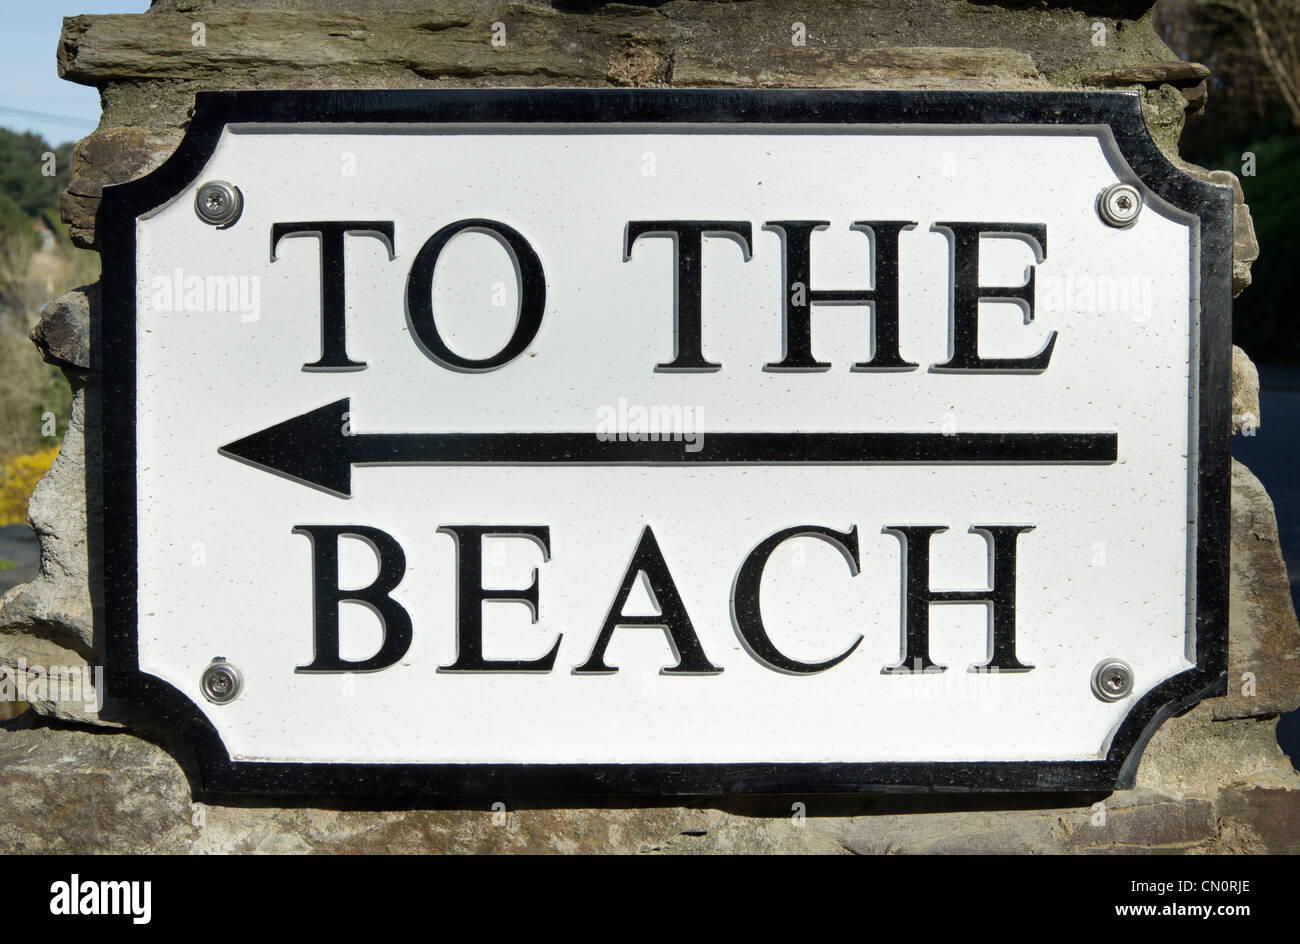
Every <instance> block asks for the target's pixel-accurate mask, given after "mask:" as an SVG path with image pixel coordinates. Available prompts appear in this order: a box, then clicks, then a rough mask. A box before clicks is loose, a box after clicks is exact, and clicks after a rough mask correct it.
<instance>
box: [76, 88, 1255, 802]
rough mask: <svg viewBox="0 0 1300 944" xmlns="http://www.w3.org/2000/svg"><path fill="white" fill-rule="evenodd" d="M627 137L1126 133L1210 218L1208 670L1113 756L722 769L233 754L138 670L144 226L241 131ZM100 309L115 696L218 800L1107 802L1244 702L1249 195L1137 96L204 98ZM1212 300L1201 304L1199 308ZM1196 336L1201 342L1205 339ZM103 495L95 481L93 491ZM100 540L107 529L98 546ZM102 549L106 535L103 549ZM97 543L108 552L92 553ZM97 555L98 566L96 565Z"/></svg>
mask: <svg viewBox="0 0 1300 944" xmlns="http://www.w3.org/2000/svg"><path fill="white" fill-rule="evenodd" d="M252 122H258V123H267V124H308V123H318V124H357V125H379V124H393V125H401V124H415V123H419V124H440V123H461V124H463V123H490V124H493V125H502V124H508V125H518V126H519V127H520V128H521V129H526V128H527V126H528V125H531V124H537V123H563V124H593V125H606V124H610V123H613V122H623V123H655V124H678V123H689V124H698V123H709V124H719V125H731V126H737V127H743V126H745V125H754V124H782V125H814V124H815V125H837V124H844V125H853V124H859V125H860V124H876V125H897V126H902V127H915V126H924V125H936V126H963V125H971V126H999V125H1001V126H1022V127H1026V126H1039V127H1055V128H1068V127H1088V128H1093V129H1095V128H1097V127H1098V126H1105V127H1106V128H1109V130H1110V132H1111V134H1112V135H1113V138H1114V141H1115V143H1116V145H1117V146H1118V150H1119V152H1120V154H1121V155H1122V156H1123V158H1124V159H1125V160H1126V161H1127V162H1128V165H1129V169H1130V170H1131V173H1132V175H1133V180H1131V181H1130V182H1136V181H1139V180H1140V182H1141V183H1142V184H1145V186H1146V187H1148V188H1150V190H1151V191H1152V192H1153V193H1155V194H1156V195H1158V196H1159V197H1160V198H1161V199H1163V200H1165V201H1166V202H1168V203H1169V204H1171V205H1172V206H1174V207H1176V208H1178V209H1181V210H1183V211H1186V212H1187V213H1190V214H1192V215H1194V216H1196V217H1198V218H1199V220H1200V245H1199V288H1200V306H1201V307H1200V311H1199V312H1197V311H1195V309H1194V310H1193V316H1194V317H1195V318H1196V320H1197V322H1198V323H1199V329H1200V335H1199V339H1197V343H1196V346H1195V351H1196V352H1198V357H1199V364H1198V371H1197V377H1196V387H1197V390H1198V399H1199V424H1198V429H1199V442H1198V449H1197V461H1198V464H1197V467H1196V470H1195V478H1194V479H1193V480H1192V481H1194V483H1195V487H1196V492H1197V494H1196V519H1197V539H1196V617H1195V619H1196V654H1197V664H1196V668H1195V669H1192V670H1188V671H1186V672H1183V673H1181V674H1179V675H1176V676H1174V677H1173V678H1171V679H1169V680H1168V681H1166V682H1165V683H1163V684H1162V685H1160V686H1158V687H1157V688H1156V689H1154V690H1152V691H1151V692H1149V693H1148V694H1147V695H1146V696H1145V697H1143V698H1142V699H1141V700H1140V701H1138V702H1137V704H1135V705H1134V706H1133V708H1132V710H1131V711H1130V712H1129V714H1128V715H1127V717H1126V718H1125V720H1124V722H1123V724H1122V725H1121V726H1120V728H1119V730H1118V731H1117V732H1116V734H1115V736H1114V737H1113V738H1112V742H1111V746H1110V749H1109V752H1108V754H1107V756H1106V758H1105V759H1104V760H1090V761H1068V762H1062V761H1045V762H1036V761H1011V762H1001V761H999V762H906V763H724V764H335V763H328V764H327V763H268V762H243V761H234V760H231V758H230V755H229V752H228V751H227V750H226V748H225V745H224V744H223V743H222V740H221V737H220V736H219V735H218V733H217V731H216V730H215V729H214V728H213V726H212V725H211V724H210V723H209V722H208V720H207V719H206V718H205V717H204V715H203V713H202V712H201V711H200V710H199V709H198V707H197V706H196V705H195V704H194V703H193V702H191V701H190V699H189V698H187V697H186V696H185V695H184V694H182V693H181V692H180V691H179V690H177V689H175V688H174V687H172V686H171V685H169V684H168V683H167V682H164V681H163V680H161V679H159V678H157V677H156V676H153V675H149V674H146V673H144V672H141V671H140V670H139V665H138V649H137V639H136V632H137V623H136V619H137V583H136V576H137V574H136V569H137V558H136V538H137V533H136V479H135V470H136V441H135V396H136V386H135V385H136V360H135V332H136V251H135V221H136V218H137V217H138V216H139V215H140V214H142V213H145V212H147V211H149V210H152V209H154V208H156V207H158V206H160V205H162V204H163V203H165V202H166V201H167V200H169V199H172V198H173V197H175V196H176V195H177V194H180V193H182V192H183V191H184V190H185V189H187V188H188V187H190V186H192V185H193V184H194V183H195V181H196V176H197V174H198V173H199V172H200V171H201V170H202V168H203V166H204V165H205V163H206V162H207V160H208V158H209V157H210V156H211V154H212V152H213V150H214V149H215V147H216V144H217V141H218V138H219V137H220V135H221V132H222V130H223V129H224V127H225V126H226V125H227V124H234V123H252ZM99 234H100V247H101V248H100V251H101V254H102V259H103V276H102V286H103V310H102V315H101V317H100V319H98V321H97V323H94V324H92V328H91V343H92V349H93V350H94V351H95V353H96V354H97V355H98V357H97V362H98V363H100V364H102V365H103V398H102V431H103V459H102V469H100V470H96V469H94V468H91V467H90V466H89V465H88V468H87V476H88V477H92V476H94V475H95V474H96V473H97V472H98V473H99V474H101V475H102V479H101V483H102V489H98V488H97V489H94V490H93V491H91V492H90V494H96V493H98V494H102V495H103V499H104V517H103V532H102V534H103V536H102V541H101V542H100V543H101V545H102V548H101V549H102V552H103V553H102V560H103V571H102V580H103V591H104V613H103V619H102V623H101V625H100V627H99V628H100V630H101V631H102V635H103V638H104V640H105V649H106V665H105V679H106V690H107V694H108V695H109V696H110V697H111V698H113V699H114V700H119V701H122V702H126V703H130V704H134V705H137V706H140V707H142V708H145V709H147V710H148V711H149V712H150V713H151V714H153V715H154V716H156V717H157V718H158V719H159V720H161V721H162V722H163V723H164V724H165V725H166V726H168V727H169V728H170V729H171V730H173V731H174V732H175V733H177V734H179V736H180V737H181V738H182V739H183V740H184V742H185V743H186V744H187V745H188V747H189V748H190V750H191V751H192V753H193V759H194V761H195V762H196V764H197V773H198V778H199V781H200V783H199V784H197V785H196V789H198V790H200V791H202V792H207V793H215V794H220V793H263V794H298V795H328V794H338V793H347V794H372V795H397V794H411V793H414V794H432V795H461V796H494V797H501V796H525V795H531V796H582V795H606V794H612V795H618V794H641V795H654V796H665V795H679V796H683V795H685V796H689V795H697V796H703V795H729V794H730V795H734V794H747V793H786V794H789V793H829V794H854V793H882V792H900V791H931V792H952V793H956V792H980V793H984V792H1004V791H1043V792H1080V793H1082V792H1109V791H1111V790H1113V789H1117V788H1118V789H1124V788H1129V787H1131V786H1132V785H1133V783H1134V779H1135V775H1136V771H1137V765H1138V760H1139V758H1140V757H1141V754H1142V750H1143V748H1144V747H1145V746H1146V743H1147V741H1148V740H1149V739H1150V738H1151V736H1152V734H1154V732H1155V730H1156V728H1158V727H1159V725H1160V724H1161V723H1162V722H1163V721H1164V720H1165V719H1167V718H1169V717H1171V716H1172V715H1174V714H1177V713H1180V712H1182V711H1184V710H1186V709H1187V708H1189V707H1190V706H1192V705H1194V704H1195V703H1196V702H1197V701H1199V700H1200V699H1202V698H1206V697H1211V696H1215V695H1223V694H1226V693H1227V649H1228V645H1227V644H1228V581H1229V491H1230V473H1231V461H1232V459H1231V418H1230V409H1231V407H1230V403H1231V389H1230V373H1231V372H1230V365H1231V341H1230V331H1231V323H1232V247H1233V205H1232V193H1231V191H1230V190H1229V189H1228V188H1226V187H1216V186H1214V185H1211V184H1208V183H1205V182H1203V181H1201V180H1198V179H1196V178H1193V177H1190V176H1188V175H1186V174H1184V173H1182V172H1181V171H1179V170H1178V168H1177V167H1175V166H1174V165H1173V164H1172V163H1171V162H1170V161H1169V160H1168V159H1167V158H1165V156H1164V155H1163V154H1162V153H1161V152H1160V151H1159V149H1158V148H1157V147H1156V145H1155V142H1154V141H1153V140H1152V138H1151V136H1150V133H1149V132H1148V130H1147V127H1146V123H1145V121H1144V120H1143V118H1142V109H1141V100H1140V98H1139V97H1138V95H1137V93H1132V92H914V91H839V90H837V91H825V90H785V89H783V90H762V91H760V90H703V89H681V90H666V89H665V90H660V89H655V90H640V89H638V90H631V89H619V90H479V89H475V90H427V91H410V90H402V91H380V90H367V91H288V92H285V91H246V92H245V91H241V92H199V93H198V94H197V95H196V102H195V109H194V113H193V117H192V120H191V122H190V125H189V128H188V130H187V132H186V134H185V137H184V139H183V140H182V141H181V143H180V146H179V147H178V148H177V150H176V151H175V153H174V154H172V155H171V157H169V158H168V159H167V160H166V161H165V162H164V163H163V164H162V165H161V166H160V167H158V168H157V169H156V170H154V171H153V172H152V173H150V174H148V175H147V176H145V177H143V178H140V179H139V180H135V181H132V182H130V183H126V184H120V185H117V186H112V187H106V188H105V189H104V193H103V202H102V204H101V208H100V214H99ZM1194 304H1195V302H1193V305H1194ZM1189 340H1190V339H1189ZM91 484H100V483H91V482H88V485H91ZM93 531H94V529H93V528H92V532H93ZM92 540H93V538H92ZM93 551H94V548H93V546H92V553H93ZM92 559H93V558H92Z"/></svg>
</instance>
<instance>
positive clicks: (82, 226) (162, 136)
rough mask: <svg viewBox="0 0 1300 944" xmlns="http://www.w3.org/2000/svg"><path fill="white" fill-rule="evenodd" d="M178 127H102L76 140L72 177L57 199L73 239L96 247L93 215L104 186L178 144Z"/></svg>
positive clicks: (129, 176)
mask: <svg viewBox="0 0 1300 944" xmlns="http://www.w3.org/2000/svg"><path fill="white" fill-rule="evenodd" d="M181 137H182V135H181V132H180V131H179V130H171V131H163V132H152V131H145V130H143V129H141V128H104V129H102V130H100V131H96V132H95V133H94V134H90V135H87V136H86V137H84V138H82V139H81V140H80V141H78V142H77V145H76V147H75V148H73V151H72V179H71V180H70V181H69V182H68V189H67V190H65V191H64V192H63V195H62V197H60V199H59V212H60V214H61V215H62V217H63V220H64V222H65V223H67V224H68V230H69V235H70V236H71V237H72V240H73V242H75V243H76V244H77V245H79V246H82V247H83V248H86V249H93V248H97V244H96V243H95V215H96V214H97V213H98V212H99V199H100V196H101V195H102V194H103V191H104V187H105V186H107V185H109V184H119V183H124V182H126V181H128V180H134V179H135V178H136V177H143V176H144V175H145V174H147V173H148V172H149V171H151V170H153V169H154V168H155V167H157V166H158V165H159V164H161V163H162V162H163V161H164V160H165V159H166V158H167V157H168V155H170V154H171V152H172V151H174V150H175V149H176V145H177V144H179V143H180V140H181Z"/></svg>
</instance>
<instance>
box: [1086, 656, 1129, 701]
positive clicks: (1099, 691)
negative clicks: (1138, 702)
mask: <svg viewBox="0 0 1300 944" xmlns="http://www.w3.org/2000/svg"><path fill="white" fill-rule="evenodd" d="M1132 691H1133V669H1132V668H1131V667H1130V666H1129V664H1128V663H1127V662H1123V661H1121V660H1119V659H1103V660H1102V661H1101V662H1098V663H1097V667H1096V668H1095V669H1093V670H1092V693H1093V694H1094V695H1096V696H1097V697H1098V698H1100V699H1101V700H1102V701H1119V700H1120V699H1121V698H1126V697H1128V696H1129V695H1130V694H1131V693H1132Z"/></svg>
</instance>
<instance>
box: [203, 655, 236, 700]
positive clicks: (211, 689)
mask: <svg viewBox="0 0 1300 944" xmlns="http://www.w3.org/2000/svg"><path fill="white" fill-rule="evenodd" d="M243 687H244V676H243V674H242V673H241V672H240V671H239V669H238V668H236V667H235V666H233V665H231V664H230V663H229V662H227V661H226V660H225V659H223V658H221V657H220V656H218V657H217V658H215V659H213V660H212V662H210V663H209V664H208V667H207V668H206V669H204V670H203V675H202V676H201V677H200V679H199V688H201V689H202V690H203V697H204V698H206V699H207V700H208V701H210V702H212V703H213V704H214V705H226V704H229V703H230V702H232V701H234V700H235V699H236V698H238V697H239V691H240V689H242V688H243Z"/></svg>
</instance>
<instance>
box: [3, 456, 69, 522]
mask: <svg viewBox="0 0 1300 944" xmlns="http://www.w3.org/2000/svg"><path fill="white" fill-rule="evenodd" d="M58 454H59V447H58V446H51V447H50V448H49V449H42V450H40V451H39V452H29V453H27V454H26V455H20V456H13V457H12V458H9V459H6V460H5V462H4V465H3V467H2V468H0V525H6V524H22V523H23V522H24V521H26V520H27V503H28V502H29V501H30V500H31V497H32V489H34V488H36V483H37V482H39V481H40V480H41V477H42V476H44V475H45V473H46V472H47V471H48V470H49V468H50V463H52V462H53V461H54V457H55V456H57V455H58Z"/></svg>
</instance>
